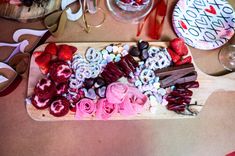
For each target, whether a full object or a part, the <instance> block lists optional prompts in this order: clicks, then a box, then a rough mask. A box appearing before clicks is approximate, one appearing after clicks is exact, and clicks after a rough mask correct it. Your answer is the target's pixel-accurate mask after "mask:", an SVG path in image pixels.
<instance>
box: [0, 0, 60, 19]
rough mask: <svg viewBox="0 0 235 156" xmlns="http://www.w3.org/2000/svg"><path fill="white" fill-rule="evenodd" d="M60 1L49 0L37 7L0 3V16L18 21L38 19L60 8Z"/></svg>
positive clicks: (34, 5)
mask: <svg viewBox="0 0 235 156" xmlns="http://www.w3.org/2000/svg"><path fill="white" fill-rule="evenodd" d="M60 4H61V1H58V0H56V1H55V0H50V1H49V2H48V4H47V5H45V6H43V7H38V6H37V5H36V4H33V5H32V6H31V7H30V8H29V7H26V6H23V5H22V6H17V5H11V4H8V3H0V17H4V18H9V19H14V20H17V21H20V22H31V21H35V20H38V19H40V18H42V17H44V16H46V15H48V14H50V13H52V12H53V11H55V10H58V9H60Z"/></svg>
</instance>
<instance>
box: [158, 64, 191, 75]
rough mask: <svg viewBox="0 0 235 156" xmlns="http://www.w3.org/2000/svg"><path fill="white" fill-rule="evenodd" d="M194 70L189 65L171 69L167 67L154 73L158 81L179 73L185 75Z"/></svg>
mask: <svg viewBox="0 0 235 156" xmlns="http://www.w3.org/2000/svg"><path fill="white" fill-rule="evenodd" d="M194 70H195V68H194V66H193V64H192V63H189V64H184V65H180V66H172V67H167V68H163V69H158V70H156V71H155V74H156V76H158V77H159V78H160V79H162V78H164V77H166V76H170V75H175V74H179V73H185V72H189V71H191V72H192V71H194Z"/></svg>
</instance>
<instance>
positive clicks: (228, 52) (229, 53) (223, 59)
mask: <svg viewBox="0 0 235 156" xmlns="http://www.w3.org/2000/svg"><path fill="white" fill-rule="evenodd" d="M218 59H219V62H220V64H221V65H222V66H223V67H224V68H225V69H226V70H229V71H235V44H228V45H225V46H224V47H223V48H222V49H221V50H220V52H219V55H218Z"/></svg>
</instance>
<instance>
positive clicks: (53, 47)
mask: <svg viewBox="0 0 235 156" xmlns="http://www.w3.org/2000/svg"><path fill="white" fill-rule="evenodd" d="M44 52H45V53H48V54H51V55H56V54H57V46H56V44H55V43H49V44H48V45H47V46H46V48H45V50H44Z"/></svg>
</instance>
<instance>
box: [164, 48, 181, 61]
mask: <svg viewBox="0 0 235 156" xmlns="http://www.w3.org/2000/svg"><path fill="white" fill-rule="evenodd" d="M167 51H168V53H169V54H170V56H171V59H172V61H173V62H174V63H176V62H178V61H179V60H180V56H179V55H178V54H176V53H175V52H174V51H173V50H171V49H170V48H167Z"/></svg>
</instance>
